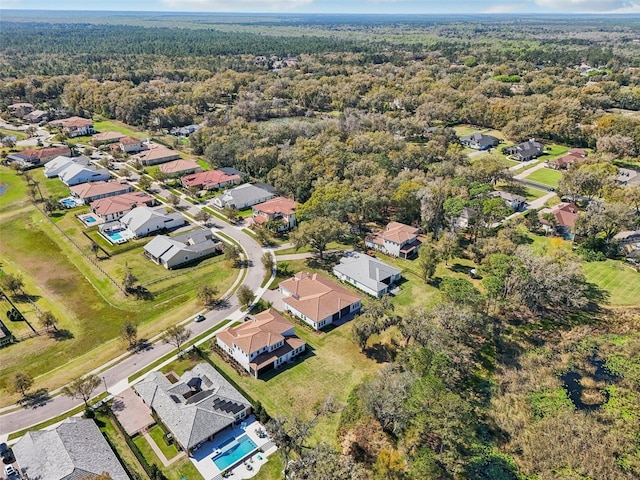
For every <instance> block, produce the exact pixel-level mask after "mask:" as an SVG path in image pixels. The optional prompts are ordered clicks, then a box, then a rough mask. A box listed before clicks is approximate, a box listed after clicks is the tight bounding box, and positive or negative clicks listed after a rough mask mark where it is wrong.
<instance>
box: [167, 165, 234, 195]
mask: <svg viewBox="0 0 640 480" xmlns="http://www.w3.org/2000/svg"><path fill="white" fill-rule="evenodd" d="M180 181H181V182H182V185H183V186H184V187H186V188H191V187H196V188H198V189H200V190H215V189H217V188H224V187H226V186H228V185H238V184H239V183H241V182H242V176H241V175H238V174H236V173H232V174H231V175H228V174H227V173H225V172H224V171H222V170H220V169H218V170H208V171H206V172H199V173H193V174H191V175H185V176H184V177H182V178H181V179H180Z"/></svg>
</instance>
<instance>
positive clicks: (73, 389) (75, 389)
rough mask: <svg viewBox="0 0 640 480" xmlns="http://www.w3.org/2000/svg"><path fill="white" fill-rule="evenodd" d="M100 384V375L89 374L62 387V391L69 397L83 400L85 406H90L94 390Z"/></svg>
mask: <svg viewBox="0 0 640 480" xmlns="http://www.w3.org/2000/svg"><path fill="white" fill-rule="evenodd" d="M98 385H100V377H98V376H97V375H87V376H85V377H81V378H78V379H76V380H74V381H73V382H71V383H70V384H69V385H66V386H65V387H64V388H63V389H62V393H63V394H64V395H66V396H67V397H71V398H75V399H79V400H82V401H83V402H84V406H85V407H86V408H89V399H90V398H91V394H92V393H93V391H94V390H95V389H96V388H98Z"/></svg>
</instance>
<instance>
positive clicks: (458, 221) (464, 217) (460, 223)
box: [451, 207, 478, 232]
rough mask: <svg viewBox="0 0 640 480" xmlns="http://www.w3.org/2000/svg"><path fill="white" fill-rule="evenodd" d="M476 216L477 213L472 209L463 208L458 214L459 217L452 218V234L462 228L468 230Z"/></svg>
mask: <svg viewBox="0 0 640 480" xmlns="http://www.w3.org/2000/svg"><path fill="white" fill-rule="evenodd" d="M477 216H478V212H477V211H476V210H474V209H473V208H469V207H464V208H463V209H462V211H461V212H460V215H458V216H457V217H455V218H453V221H452V226H451V228H452V230H453V231H454V232H458V231H460V230H462V229H464V228H468V227H469V226H470V225H472V224H473V222H474V220H475V219H476V217H477Z"/></svg>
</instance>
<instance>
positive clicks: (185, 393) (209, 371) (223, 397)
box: [134, 363, 251, 453]
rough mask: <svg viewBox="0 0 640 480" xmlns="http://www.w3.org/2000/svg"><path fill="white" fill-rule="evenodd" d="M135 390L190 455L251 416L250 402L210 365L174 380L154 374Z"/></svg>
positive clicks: (200, 366) (200, 367)
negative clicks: (217, 435)
mask: <svg viewBox="0 0 640 480" xmlns="http://www.w3.org/2000/svg"><path fill="white" fill-rule="evenodd" d="M134 389H135V391H136V393H137V394H138V395H139V396H140V397H141V398H142V400H143V401H144V403H146V404H147V405H148V406H149V407H150V408H151V410H152V411H153V412H155V414H156V415H157V416H158V417H159V418H160V420H161V421H162V423H164V424H165V425H166V427H167V428H168V429H169V431H170V432H171V434H172V435H173V438H174V439H175V440H176V442H177V443H178V445H179V446H180V447H181V448H182V449H183V450H185V451H187V452H188V453H191V452H192V451H193V450H195V449H196V448H198V447H199V446H200V445H201V444H203V443H204V442H207V441H209V440H213V438H214V437H215V435H216V434H217V433H219V432H221V431H223V430H227V429H229V428H232V427H233V426H234V425H235V424H237V423H239V422H241V421H242V420H243V419H244V418H246V417H247V416H248V415H249V414H250V412H251V404H250V403H249V401H248V400H247V399H246V398H244V397H243V396H242V395H241V394H240V392H238V391H237V390H236V389H235V388H233V386H232V385H231V384H230V383H229V382H228V381H227V380H226V379H225V378H224V377H223V376H222V375H220V374H219V373H218V371H217V370H216V369H215V368H213V367H212V366H211V365H209V364H208V363H199V364H197V365H196V366H195V367H193V369H191V370H187V371H186V372H184V373H183V374H182V375H181V376H180V377H179V378H177V379H176V378H175V374H172V378H171V380H170V379H169V378H167V377H166V376H165V375H164V374H163V373H161V372H151V373H150V374H149V375H147V377H146V378H145V379H144V380H142V381H141V382H139V383H138V384H136V385H135V386H134Z"/></svg>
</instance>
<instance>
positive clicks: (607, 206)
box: [575, 201, 635, 244]
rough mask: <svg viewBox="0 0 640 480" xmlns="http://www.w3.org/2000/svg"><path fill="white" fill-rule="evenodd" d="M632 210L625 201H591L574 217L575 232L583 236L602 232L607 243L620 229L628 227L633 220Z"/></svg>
mask: <svg viewBox="0 0 640 480" xmlns="http://www.w3.org/2000/svg"><path fill="white" fill-rule="evenodd" d="M634 217H635V215H634V212H633V210H632V208H631V207H630V206H629V205H627V204H626V203H605V202H597V201H593V202H591V203H590V204H589V207H587V209H586V210H585V211H584V212H581V213H580V214H579V215H578V218H577V219H576V225H575V228H576V232H577V233H579V234H580V235H582V236H584V237H593V236H595V235H597V234H599V233H602V234H604V240H605V242H606V243H607V244H609V243H611V240H613V237H614V236H615V235H616V233H618V232H619V231H621V230H624V229H626V228H630V227H631V226H632V225H633V222H634V219H635V218H634Z"/></svg>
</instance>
